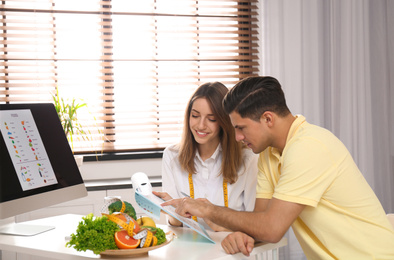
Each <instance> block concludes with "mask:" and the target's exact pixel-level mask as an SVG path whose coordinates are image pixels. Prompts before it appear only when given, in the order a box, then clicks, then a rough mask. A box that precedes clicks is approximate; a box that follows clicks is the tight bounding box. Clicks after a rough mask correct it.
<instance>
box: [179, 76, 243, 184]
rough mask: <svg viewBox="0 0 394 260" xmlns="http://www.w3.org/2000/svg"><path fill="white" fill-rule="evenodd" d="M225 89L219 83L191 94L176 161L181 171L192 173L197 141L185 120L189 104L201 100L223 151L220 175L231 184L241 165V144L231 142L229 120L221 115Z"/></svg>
mask: <svg viewBox="0 0 394 260" xmlns="http://www.w3.org/2000/svg"><path fill="white" fill-rule="evenodd" d="M227 92H228V88H227V87H226V86H224V85H223V84H222V83H220V82H209V83H205V84H202V85H201V86H200V87H199V88H198V89H197V90H196V91H195V92H194V94H193V95H192V97H191V98H190V100H189V103H188V105H187V107H186V111H185V118H184V127H183V133H182V139H181V142H180V144H179V162H180V164H181V167H182V169H183V170H185V171H187V172H188V173H193V174H194V173H196V167H195V165H194V157H195V155H196V151H197V145H198V144H197V142H196V141H195V139H194V137H193V134H192V132H191V130H190V124H189V117H190V113H191V109H192V106H193V102H194V101H195V100H196V99H198V98H205V99H206V100H207V101H208V103H209V104H210V107H211V110H212V112H213V114H214V115H215V119H216V120H217V122H218V123H219V127H220V133H219V139H220V144H221V146H222V151H223V160H222V167H221V171H220V174H222V175H223V178H224V179H226V180H227V182H228V183H230V184H232V183H235V182H236V181H237V179H238V174H237V172H238V169H239V168H240V166H241V164H242V163H243V160H242V144H241V143H238V142H237V141H236V140H235V130H234V127H233V126H232V124H231V121H230V117H229V116H228V115H227V114H226V113H225V112H224V109H223V106H222V101H223V98H224V96H225V95H226V93H227Z"/></svg>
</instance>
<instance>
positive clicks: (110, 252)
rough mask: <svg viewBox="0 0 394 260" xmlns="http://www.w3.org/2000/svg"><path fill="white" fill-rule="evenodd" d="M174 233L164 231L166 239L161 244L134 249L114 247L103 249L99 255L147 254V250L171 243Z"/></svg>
mask: <svg viewBox="0 0 394 260" xmlns="http://www.w3.org/2000/svg"><path fill="white" fill-rule="evenodd" d="M174 236H175V234H174V233H173V232H171V231H169V232H167V233H166V241H165V242H164V243H163V244H160V245H158V246H151V247H144V248H134V249H115V250H105V251H104V252H101V253H100V255H101V256H107V257H109V256H113V257H123V256H124V257H126V256H128V257H129V256H135V257H136V256H141V255H147V254H148V252H149V251H152V250H155V249H158V248H160V247H163V246H165V245H168V244H169V243H171V241H172V240H173V239H174Z"/></svg>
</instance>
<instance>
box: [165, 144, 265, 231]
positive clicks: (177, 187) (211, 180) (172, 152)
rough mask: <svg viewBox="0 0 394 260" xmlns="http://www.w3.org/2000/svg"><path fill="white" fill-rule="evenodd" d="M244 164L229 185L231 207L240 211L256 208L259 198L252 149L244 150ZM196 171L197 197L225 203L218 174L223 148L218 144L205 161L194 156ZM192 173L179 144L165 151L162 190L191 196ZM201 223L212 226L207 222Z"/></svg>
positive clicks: (173, 196) (175, 194)
mask: <svg viewBox="0 0 394 260" xmlns="http://www.w3.org/2000/svg"><path fill="white" fill-rule="evenodd" d="M243 159H244V164H243V165H242V166H241V167H240V169H239V171H238V176H239V177H238V180H237V182H235V183H234V184H228V186H227V187H228V206H229V208H232V209H235V210H238V211H253V209H254V204H255V200H256V183H257V172H258V170H257V159H258V155H256V154H254V153H253V152H252V150H250V149H248V148H246V149H243ZM194 163H195V167H196V172H197V174H193V186H194V198H196V199H197V198H206V199H208V200H209V201H210V202H211V203H213V204H215V205H219V206H224V196H223V177H222V175H220V176H219V173H220V170H221V163H222V148H221V145H220V144H219V145H218V147H217V148H216V151H215V152H214V153H213V155H212V156H211V157H210V158H208V159H207V160H205V161H203V160H202V159H201V157H200V155H199V154H198V151H197V153H196V156H195V158H194ZM188 178H189V173H188V172H186V171H184V170H182V168H181V166H180V163H179V159H178V149H177V146H176V145H171V146H169V147H167V148H166V149H165V150H164V154H163V160H162V183H163V184H162V189H163V191H164V192H167V193H168V194H169V195H170V196H171V197H172V198H174V199H176V198H182V197H184V195H182V193H181V192H184V193H186V194H188V195H190V188H189V179H188ZM198 222H199V223H200V224H202V225H203V226H204V227H205V228H207V229H210V228H209V226H208V225H207V224H206V223H205V221H204V220H203V219H201V218H198Z"/></svg>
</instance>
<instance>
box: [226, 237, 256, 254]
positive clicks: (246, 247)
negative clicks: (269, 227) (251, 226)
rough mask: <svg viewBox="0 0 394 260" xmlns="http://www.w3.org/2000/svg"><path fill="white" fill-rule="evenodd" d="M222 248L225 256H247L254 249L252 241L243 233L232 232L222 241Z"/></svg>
mask: <svg viewBox="0 0 394 260" xmlns="http://www.w3.org/2000/svg"><path fill="white" fill-rule="evenodd" d="M222 247H223V249H224V251H226V253H227V254H236V253H239V252H241V253H242V254H244V255H246V256H249V255H250V252H252V250H253V247H254V239H253V238H252V237H250V236H248V235H246V234H245V233H242V232H234V233H231V234H229V235H228V236H227V237H226V238H225V239H223V241H222Z"/></svg>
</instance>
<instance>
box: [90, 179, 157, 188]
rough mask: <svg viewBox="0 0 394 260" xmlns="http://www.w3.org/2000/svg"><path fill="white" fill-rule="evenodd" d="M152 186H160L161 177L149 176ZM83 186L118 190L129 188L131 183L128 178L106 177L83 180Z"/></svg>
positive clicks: (131, 186)
mask: <svg viewBox="0 0 394 260" xmlns="http://www.w3.org/2000/svg"><path fill="white" fill-rule="evenodd" d="M149 180H150V183H151V185H152V187H161V178H160V177H153V178H149ZM85 187H86V189H87V190H88V191H99V190H118V189H131V188H133V185H132V183H131V180H130V179H126V178H125V179H108V180H88V181H85Z"/></svg>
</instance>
